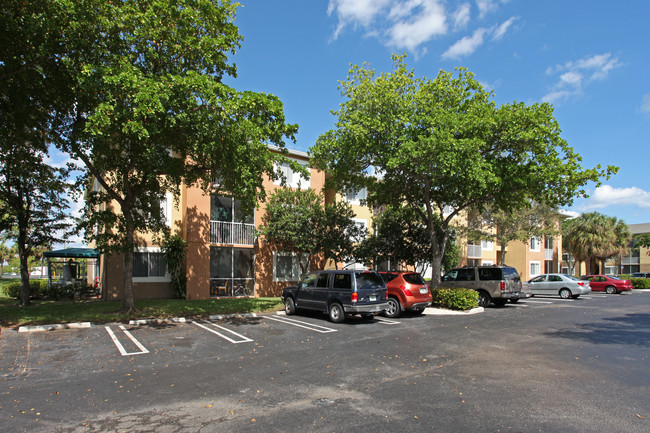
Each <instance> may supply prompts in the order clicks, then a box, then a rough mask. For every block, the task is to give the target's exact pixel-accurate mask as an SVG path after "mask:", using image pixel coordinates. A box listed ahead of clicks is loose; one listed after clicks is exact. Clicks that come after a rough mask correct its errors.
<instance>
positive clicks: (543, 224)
mask: <svg viewBox="0 0 650 433" xmlns="http://www.w3.org/2000/svg"><path fill="white" fill-rule="evenodd" d="M559 218H560V214H559V213H558V211H557V209H554V208H552V207H550V206H548V205H546V204H543V203H537V202H531V203H530V204H529V205H528V206H524V207H522V208H520V209H505V210H504V209H494V208H492V207H491V206H489V207H488V208H487V210H486V211H485V213H484V214H483V221H484V222H485V224H487V225H488V226H489V227H494V228H496V234H495V235H488V236H489V237H493V238H494V240H495V241H496V242H497V243H498V244H499V246H500V247H501V256H500V264H501V265H505V263H506V247H507V246H508V244H509V243H510V242H513V241H521V242H526V243H528V242H529V241H530V238H531V237H538V238H543V237H547V236H555V235H557V234H559V233H560V229H559Z"/></svg>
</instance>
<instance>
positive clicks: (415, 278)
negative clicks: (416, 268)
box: [403, 273, 426, 285]
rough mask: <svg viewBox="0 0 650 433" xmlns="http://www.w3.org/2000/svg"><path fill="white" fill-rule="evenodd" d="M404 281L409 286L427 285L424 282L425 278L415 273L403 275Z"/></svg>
mask: <svg viewBox="0 0 650 433" xmlns="http://www.w3.org/2000/svg"><path fill="white" fill-rule="evenodd" d="M403 278H404V281H406V282H407V283H409V284H420V285H423V284H426V282H425V281H424V278H422V276H421V275H420V274H417V273H413V274H404V275H403Z"/></svg>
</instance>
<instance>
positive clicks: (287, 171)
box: [273, 159, 310, 189]
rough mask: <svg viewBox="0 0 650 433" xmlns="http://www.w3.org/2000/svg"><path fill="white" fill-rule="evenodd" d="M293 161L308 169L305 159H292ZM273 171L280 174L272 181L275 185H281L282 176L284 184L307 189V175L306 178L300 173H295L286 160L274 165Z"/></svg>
mask: <svg viewBox="0 0 650 433" xmlns="http://www.w3.org/2000/svg"><path fill="white" fill-rule="evenodd" d="M292 161H293V162H297V163H298V164H300V165H302V166H303V167H305V168H307V170H309V167H307V162H306V161H300V160H297V159H292ZM275 171H276V173H279V174H280V175H281V176H280V177H281V178H280V179H276V180H275V181H273V183H274V184H275V185H282V181H283V179H282V178H284V179H285V180H286V185H287V186H289V187H291V188H300V189H309V186H310V184H309V176H307V177H306V178H305V177H303V176H301V175H300V173H296V172H294V171H293V170H292V169H291V166H290V165H289V163H288V162H283V163H279V164H276V165H275Z"/></svg>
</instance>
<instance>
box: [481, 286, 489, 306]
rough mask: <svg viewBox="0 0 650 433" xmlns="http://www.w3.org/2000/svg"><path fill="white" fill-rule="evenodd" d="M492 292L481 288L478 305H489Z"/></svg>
mask: <svg viewBox="0 0 650 433" xmlns="http://www.w3.org/2000/svg"><path fill="white" fill-rule="evenodd" d="M490 300H491V299H490V294H489V293H488V292H486V291H484V290H479V292H478V306H479V307H487V306H488V305H490Z"/></svg>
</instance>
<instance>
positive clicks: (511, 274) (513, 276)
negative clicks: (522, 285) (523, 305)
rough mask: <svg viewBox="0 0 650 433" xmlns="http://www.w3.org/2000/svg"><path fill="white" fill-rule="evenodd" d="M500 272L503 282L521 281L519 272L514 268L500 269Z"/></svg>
mask: <svg viewBox="0 0 650 433" xmlns="http://www.w3.org/2000/svg"><path fill="white" fill-rule="evenodd" d="M502 270H503V279H504V280H512V281H521V278H519V272H517V270H516V269H515V268H502Z"/></svg>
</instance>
